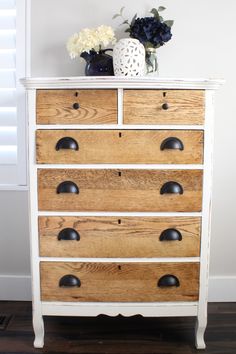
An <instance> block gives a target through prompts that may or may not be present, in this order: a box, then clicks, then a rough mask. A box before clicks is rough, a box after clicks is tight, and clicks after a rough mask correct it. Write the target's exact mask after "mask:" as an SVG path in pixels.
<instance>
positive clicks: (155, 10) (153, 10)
mask: <svg viewBox="0 0 236 354" xmlns="http://www.w3.org/2000/svg"><path fill="white" fill-rule="evenodd" d="M150 13H151V14H153V15H154V16H155V17H156V18H157V19H158V20H160V16H159V13H158V11H157V9H155V8H153V9H152V10H151V11H150Z"/></svg>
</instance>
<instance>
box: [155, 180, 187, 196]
mask: <svg viewBox="0 0 236 354" xmlns="http://www.w3.org/2000/svg"><path fill="white" fill-rule="evenodd" d="M183 193H184V190H183V187H182V186H181V185H180V184H179V183H178V182H173V181H170V182H166V183H165V184H163V186H162V187H161V190H160V194H183Z"/></svg>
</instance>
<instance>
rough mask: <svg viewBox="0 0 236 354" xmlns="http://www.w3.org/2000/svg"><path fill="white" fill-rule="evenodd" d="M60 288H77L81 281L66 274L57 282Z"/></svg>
mask: <svg viewBox="0 0 236 354" xmlns="http://www.w3.org/2000/svg"><path fill="white" fill-rule="evenodd" d="M59 286H60V288H75V287H77V288H79V287H80V286H81V281H80V280H79V278H77V277H76V276H75V275H71V274H67V275H64V277H62V278H61V279H60V280H59Z"/></svg>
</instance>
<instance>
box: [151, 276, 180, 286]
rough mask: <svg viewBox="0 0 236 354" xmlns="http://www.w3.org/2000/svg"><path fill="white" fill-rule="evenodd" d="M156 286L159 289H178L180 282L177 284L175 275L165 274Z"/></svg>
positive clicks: (177, 280)
mask: <svg viewBox="0 0 236 354" xmlns="http://www.w3.org/2000/svg"><path fill="white" fill-rule="evenodd" d="M157 286H158V287H159V288H167V287H171V286H176V287H178V286H180V282H179V279H178V278H177V277H176V276H175V275H172V274H166V275H163V277H161V278H160V279H159V280H158V283H157Z"/></svg>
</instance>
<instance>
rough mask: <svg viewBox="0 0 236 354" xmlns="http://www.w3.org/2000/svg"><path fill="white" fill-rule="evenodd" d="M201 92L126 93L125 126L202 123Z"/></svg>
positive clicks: (203, 105) (203, 104)
mask: <svg viewBox="0 0 236 354" xmlns="http://www.w3.org/2000/svg"><path fill="white" fill-rule="evenodd" d="M204 100H205V93H204V91H201V90H165V91H163V90H124V123H125V124H203V122H204V114H205V102H204Z"/></svg>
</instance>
